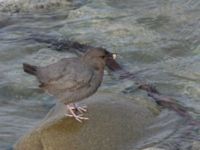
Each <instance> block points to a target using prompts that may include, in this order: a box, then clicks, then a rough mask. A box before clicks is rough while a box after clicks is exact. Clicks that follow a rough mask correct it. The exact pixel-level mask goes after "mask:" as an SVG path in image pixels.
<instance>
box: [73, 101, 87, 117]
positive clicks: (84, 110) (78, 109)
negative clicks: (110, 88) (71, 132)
mask: <svg viewBox="0 0 200 150" xmlns="http://www.w3.org/2000/svg"><path fill="white" fill-rule="evenodd" d="M73 105H74V109H75V110H76V111H78V112H79V113H81V114H82V113H84V112H87V106H86V105H84V106H78V105H77V104H76V103H73Z"/></svg>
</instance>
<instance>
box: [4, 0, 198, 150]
mask: <svg viewBox="0 0 200 150" xmlns="http://www.w3.org/2000/svg"><path fill="white" fill-rule="evenodd" d="M0 10H1V12H0V149H8V148H9V147H12V145H13V144H14V143H15V142H16V141H17V139H19V137H20V136H21V135H23V134H24V133H25V132H26V131H28V130H29V129H30V128H31V127H33V126H34V125H36V124H37V122H38V121H39V120H41V119H42V118H43V117H44V116H45V115H46V114H47V112H48V111H49V109H50V108H51V107H52V106H53V105H54V103H55V102H54V98H52V97H50V96H48V95H46V94H44V93H43V92H42V91H41V90H40V89H39V88H38V87H37V82H36V80H35V79H34V78H33V77H30V76H28V75H26V74H25V73H23V70H22V63H23V62H27V61H30V62H31V63H34V64H38V65H46V64H49V63H52V62H55V61H56V60H58V59H60V58H62V57H71V56H74V54H72V53H68V52H66V53H63V52H62V53H61V52H56V51H55V50H54V49H52V48H48V45H47V44H43V43H38V42H34V41H31V40H27V39H30V37H31V35H33V34H49V35H51V36H52V35H53V36H54V35H55V37H58V36H62V37H66V38H68V39H70V40H74V41H78V42H81V43H87V44H89V45H93V46H100V47H104V48H106V49H108V50H109V51H112V52H117V53H119V58H118V61H119V62H120V63H121V64H122V65H123V66H124V67H125V68H127V69H128V70H129V71H131V72H136V71H139V70H145V71H143V72H141V73H140V74H139V77H140V79H141V80H145V81H147V82H149V83H151V84H153V85H155V86H156V87H157V89H159V91H160V92H161V93H164V94H165V95H168V96H170V97H171V98H173V99H174V100H175V101H176V102H177V103H179V104H181V105H182V106H184V107H186V108H187V110H188V111H189V113H190V114H191V115H192V117H193V118H194V119H196V120H199V119H200V99H199V98H200V1H199V0H123V1H122V0H93V1H90V0H88V1H87V0H75V1H69V2H66V1H65V0H61V1H57V0H54V1H52V0H44V1H38V2H37V1H31V0H21V2H20V1H15V2H14V0H13V1H12V0H9V1H3V0H0ZM132 86H134V83H132V82H131V81H127V82H124V83H121V82H119V81H118V80H115V79H113V78H112V77H110V75H109V74H108V73H106V75H105V78H104V83H103V84H102V87H101V89H100V90H102V91H103V90H105V91H110V92H112V93H120V92H122V91H126V89H127V88H128V89H130V88H129V87H132ZM125 93H126V94H128V95H130V96H131V95H134V96H136V97H137V96H138V97H140V98H141V97H142V98H144V99H149V98H148V97H147V95H146V94H145V93H143V92H140V91H137V90H136V91H134V89H133V90H131V92H129V91H126V92H125ZM149 100H150V99H149ZM151 128H154V129H155V130H156V129H160V130H163V132H162V131H160V132H159V133H158V132H156V133H155V135H153V136H152V137H145V138H144V141H141V142H140V143H138V144H137V145H130V146H129V147H133V149H136V148H147V147H161V148H164V149H169V150H177V149H181V150H185V149H186V150H187V149H193V150H195V149H198V148H199V149H200V136H199V135H200V128H199V126H198V125H188V124H187V123H185V121H184V118H183V119H181V118H180V117H179V116H178V115H177V114H176V113H175V112H173V111H171V110H167V109H163V110H161V112H160V114H159V115H158V116H157V117H155V122H154V123H152V125H151V126H149V129H151ZM171 131H173V132H171ZM169 132H170V134H169Z"/></svg>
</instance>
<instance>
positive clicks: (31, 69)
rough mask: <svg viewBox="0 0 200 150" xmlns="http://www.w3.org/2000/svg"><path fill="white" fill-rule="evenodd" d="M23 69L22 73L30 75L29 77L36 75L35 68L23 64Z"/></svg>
mask: <svg viewBox="0 0 200 150" xmlns="http://www.w3.org/2000/svg"><path fill="white" fill-rule="evenodd" d="M23 69H24V72H26V73H28V74H31V75H36V73H37V66H33V65H29V64H26V63H23Z"/></svg>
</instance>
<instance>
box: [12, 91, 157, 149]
mask: <svg viewBox="0 0 200 150" xmlns="http://www.w3.org/2000/svg"><path fill="white" fill-rule="evenodd" d="M83 103H85V104H86V105H87V106H88V110H89V112H87V113H86V114H85V116H88V117H89V118H90V120H88V121H84V122H83V123H82V124H81V123H79V122H77V121H75V120H74V119H73V118H69V117H65V116H64V114H65V113H64V111H66V109H65V107H64V105H63V104H61V103H57V105H56V106H55V107H54V108H52V110H50V112H49V113H48V114H47V116H46V118H45V119H44V120H43V121H42V122H40V124H39V125H38V126H37V127H35V128H34V129H32V130H31V131H30V132H28V133H26V134H25V135H24V136H23V137H22V138H21V139H20V140H19V141H18V142H17V143H16V144H15V146H14V149H15V150H51V149H52V150H55V149H59V150H67V149H69V150H73V149H76V150H94V149H95V150H121V149H130V148H131V147H132V148H133V146H134V143H136V142H138V141H139V140H141V139H142V138H143V137H145V135H147V134H148V133H147V131H145V127H147V126H148V124H150V122H151V121H152V119H153V117H154V115H155V114H154V112H152V111H150V110H149V109H147V107H145V105H149V106H148V108H151V107H152V108H154V107H155V106H151V104H148V101H147V102H145V101H136V100H134V99H131V98H128V97H124V96H120V95H111V94H105V93H104V94H96V95H95V96H92V97H90V98H88V99H86V100H84V101H83ZM154 109H155V108H154ZM156 111H157V110H156Z"/></svg>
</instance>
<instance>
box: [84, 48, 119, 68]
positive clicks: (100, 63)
mask: <svg viewBox="0 0 200 150" xmlns="http://www.w3.org/2000/svg"><path fill="white" fill-rule="evenodd" d="M115 58H116V54H114V53H110V52H108V51H107V50H105V49H103V48H92V49H89V50H88V51H87V52H86V53H85V54H84V55H83V59H84V61H85V62H86V63H87V64H89V65H91V66H92V67H94V68H95V69H96V70H99V69H104V67H105V65H106V61H107V60H108V59H115Z"/></svg>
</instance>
